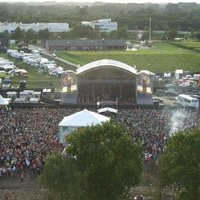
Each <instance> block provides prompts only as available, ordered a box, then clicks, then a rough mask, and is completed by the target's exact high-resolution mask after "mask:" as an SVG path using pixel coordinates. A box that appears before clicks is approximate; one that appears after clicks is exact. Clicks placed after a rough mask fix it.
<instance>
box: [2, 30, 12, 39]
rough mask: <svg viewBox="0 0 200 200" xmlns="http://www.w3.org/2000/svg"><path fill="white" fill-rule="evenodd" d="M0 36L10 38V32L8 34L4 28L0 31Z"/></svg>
mask: <svg viewBox="0 0 200 200" xmlns="http://www.w3.org/2000/svg"><path fill="white" fill-rule="evenodd" d="M0 37H2V38H6V39H10V34H9V32H8V31H7V30H6V31H3V32H2V33H0Z"/></svg>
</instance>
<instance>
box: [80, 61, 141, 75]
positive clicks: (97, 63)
mask: <svg viewBox="0 0 200 200" xmlns="http://www.w3.org/2000/svg"><path fill="white" fill-rule="evenodd" d="M105 66H110V67H115V68H119V69H121V70H123V71H126V72H129V73H132V74H134V75H137V70H136V67H135V66H133V67H131V66H129V65H127V64H125V63H122V62H119V61H116V60H109V59H103V60H97V61H94V62H91V63H88V64H86V65H84V66H82V67H80V68H78V69H77V71H76V74H77V75H80V74H82V73H85V72H87V71H89V70H91V69H96V68H101V67H105Z"/></svg>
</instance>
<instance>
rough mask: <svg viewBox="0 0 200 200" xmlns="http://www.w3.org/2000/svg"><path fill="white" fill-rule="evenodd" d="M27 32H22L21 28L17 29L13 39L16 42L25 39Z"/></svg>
mask: <svg viewBox="0 0 200 200" xmlns="http://www.w3.org/2000/svg"><path fill="white" fill-rule="evenodd" d="M24 34H25V31H23V30H21V29H20V27H17V28H16V29H15V31H14V33H13V34H12V38H13V39H15V40H22V39H24Z"/></svg>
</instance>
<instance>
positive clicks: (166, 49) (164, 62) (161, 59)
mask: <svg viewBox="0 0 200 200" xmlns="http://www.w3.org/2000/svg"><path fill="white" fill-rule="evenodd" d="M193 44H195V45H196V48H199V47H200V43H199V42H195V43H193ZM56 55H57V56H58V57H60V58H62V59H65V60H68V61H70V62H73V63H75V64H80V65H81V66H83V65H84V64H87V63H89V62H92V61H95V60H100V59H113V60H118V61H121V62H124V63H126V64H128V65H130V66H134V65H136V67H137V69H138V70H144V69H146V70H150V71H152V72H155V73H156V72H164V71H175V70H176V69H183V70H185V71H191V72H197V71H199V70H200V54H199V53H197V52H196V51H193V50H188V49H185V48H181V47H179V46H175V45H173V44H170V43H155V44H153V46H152V48H148V49H140V50H138V51H66V52H57V53H56Z"/></svg>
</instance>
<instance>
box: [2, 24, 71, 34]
mask: <svg viewBox="0 0 200 200" xmlns="http://www.w3.org/2000/svg"><path fill="white" fill-rule="evenodd" d="M18 27H19V28H20V29H21V30H24V31H27V30H29V29H32V30H34V31H36V32H38V31H40V30H45V29H48V30H49V32H52V33H57V32H68V31H70V28H69V24H68V23H29V24H28V23H27V24H23V23H15V22H13V23H0V33H2V32H4V31H6V30H7V31H8V32H9V33H10V34H12V33H13V32H14V31H15V29H16V28H18Z"/></svg>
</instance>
